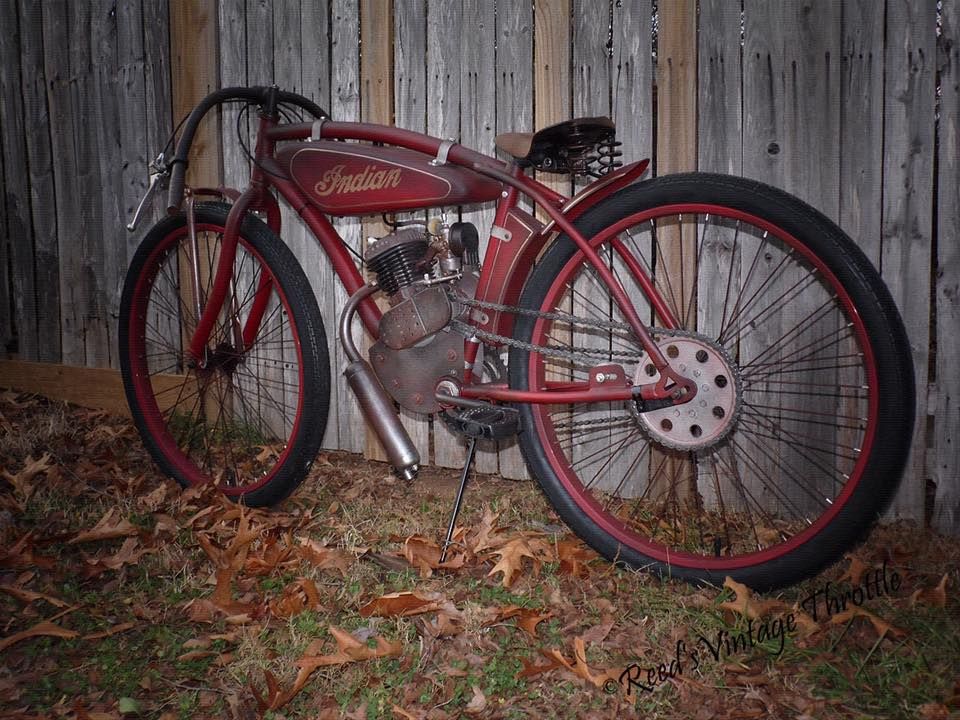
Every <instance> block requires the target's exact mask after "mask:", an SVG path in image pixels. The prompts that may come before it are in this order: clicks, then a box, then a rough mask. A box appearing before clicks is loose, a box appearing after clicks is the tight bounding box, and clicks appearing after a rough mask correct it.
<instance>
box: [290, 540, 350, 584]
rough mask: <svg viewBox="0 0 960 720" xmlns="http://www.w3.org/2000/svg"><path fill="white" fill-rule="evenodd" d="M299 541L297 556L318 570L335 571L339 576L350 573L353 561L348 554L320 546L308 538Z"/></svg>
mask: <svg viewBox="0 0 960 720" xmlns="http://www.w3.org/2000/svg"><path fill="white" fill-rule="evenodd" d="M299 540H300V546H299V547H298V548H297V554H298V555H299V556H300V558H301V559H302V560H305V561H307V562H308V563H310V564H311V565H313V566H314V567H316V568H317V569H318V570H337V571H339V572H340V574H341V575H346V574H347V573H348V572H349V571H350V566H351V565H353V562H354V559H355V558H354V557H353V555H351V554H350V553H348V552H344V551H343V550H340V549H338V548H332V547H327V546H326V545H321V544H320V543H318V542H316V541H315V540H311V539H310V538H303V537H302V538H299Z"/></svg>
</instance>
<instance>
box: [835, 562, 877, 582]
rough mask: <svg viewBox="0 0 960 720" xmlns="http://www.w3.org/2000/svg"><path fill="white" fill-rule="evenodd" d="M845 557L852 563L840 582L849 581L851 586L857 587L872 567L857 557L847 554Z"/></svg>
mask: <svg viewBox="0 0 960 720" xmlns="http://www.w3.org/2000/svg"><path fill="white" fill-rule="evenodd" d="M844 557H846V558H847V559H848V560H849V561H850V565H849V566H848V567H847V569H846V570H845V571H844V573H843V575H841V576H840V578H839V580H838V582H843V581H844V580H849V581H850V584H851V585H853V586H854V587H856V586H857V585H859V584H860V581H861V580H863V574H864V573H865V572H867V570H869V569H870V566H869V565H867V564H866V563H865V562H863V561H862V560H861V559H860V558H858V557H857V556H856V555H850V554H847V555H845V556H844Z"/></svg>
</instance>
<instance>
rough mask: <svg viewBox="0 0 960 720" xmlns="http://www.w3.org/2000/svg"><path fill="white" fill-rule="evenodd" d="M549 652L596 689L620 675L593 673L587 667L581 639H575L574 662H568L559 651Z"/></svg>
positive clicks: (605, 672)
mask: <svg viewBox="0 0 960 720" xmlns="http://www.w3.org/2000/svg"><path fill="white" fill-rule="evenodd" d="M547 652H548V653H549V655H550V656H552V657H553V658H554V659H555V660H556V661H557V662H558V663H560V664H561V665H563V667H565V668H566V669H567V670H569V671H570V672H572V673H573V674H574V675H576V676H577V677H580V678H583V679H584V680H586V681H587V682H589V683H590V684H592V685H593V686H595V687H603V684H604V683H605V682H606V681H607V680H608V679H610V678H611V677H612V678H614V679H616V676H618V675H619V673H611V672H609V671H603V672H600V673H597V674H594V673H593V672H591V670H590V666H589V665H587V659H586V658H587V655H586V647H585V646H584V643H583V638H581V637H576V638H574V639H573V662H570V661H569V660H567V659H566V658H565V657H564V656H563V654H562V653H561V652H560V651H559V650H555V649H554V650H549V651H547Z"/></svg>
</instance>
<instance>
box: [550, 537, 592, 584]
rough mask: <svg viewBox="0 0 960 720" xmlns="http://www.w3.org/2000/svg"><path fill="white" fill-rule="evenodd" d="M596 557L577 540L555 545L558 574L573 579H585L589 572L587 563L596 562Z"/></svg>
mask: <svg viewBox="0 0 960 720" xmlns="http://www.w3.org/2000/svg"><path fill="white" fill-rule="evenodd" d="M598 557H600V556H599V555H597V554H596V553H595V552H593V550H590V549H588V548H587V547H586V546H585V545H584V544H583V543H582V542H580V541H579V540H561V541H560V542H558V543H557V558H558V559H559V560H560V572H562V573H565V574H567V575H573V576H574V577H580V578H585V577H587V575H589V573H590V570H589V568H588V567H587V563H588V562H590V561H591V560H596V559H597V558H598Z"/></svg>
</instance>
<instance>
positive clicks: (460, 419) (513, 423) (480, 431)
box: [440, 405, 520, 440]
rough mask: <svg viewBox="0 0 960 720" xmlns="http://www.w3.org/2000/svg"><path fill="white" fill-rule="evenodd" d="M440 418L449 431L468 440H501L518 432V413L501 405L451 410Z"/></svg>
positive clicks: (445, 411)
mask: <svg viewBox="0 0 960 720" xmlns="http://www.w3.org/2000/svg"><path fill="white" fill-rule="evenodd" d="M440 417H441V418H443V422H444V423H445V424H446V426H447V427H448V428H450V430H452V431H453V432H455V433H457V434H458V435H463V436H465V437H468V438H477V439H480V440H503V439H504V438H508V437H511V436H513V435H516V434H517V433H518V432H520V413H518V412H517V411H516V410H515V409H513V408H511V407H504V406H502V405H489V406H487V407H471V408H451V409H449V410H444V411H443V412H441V413H440Z"/></svg>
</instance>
